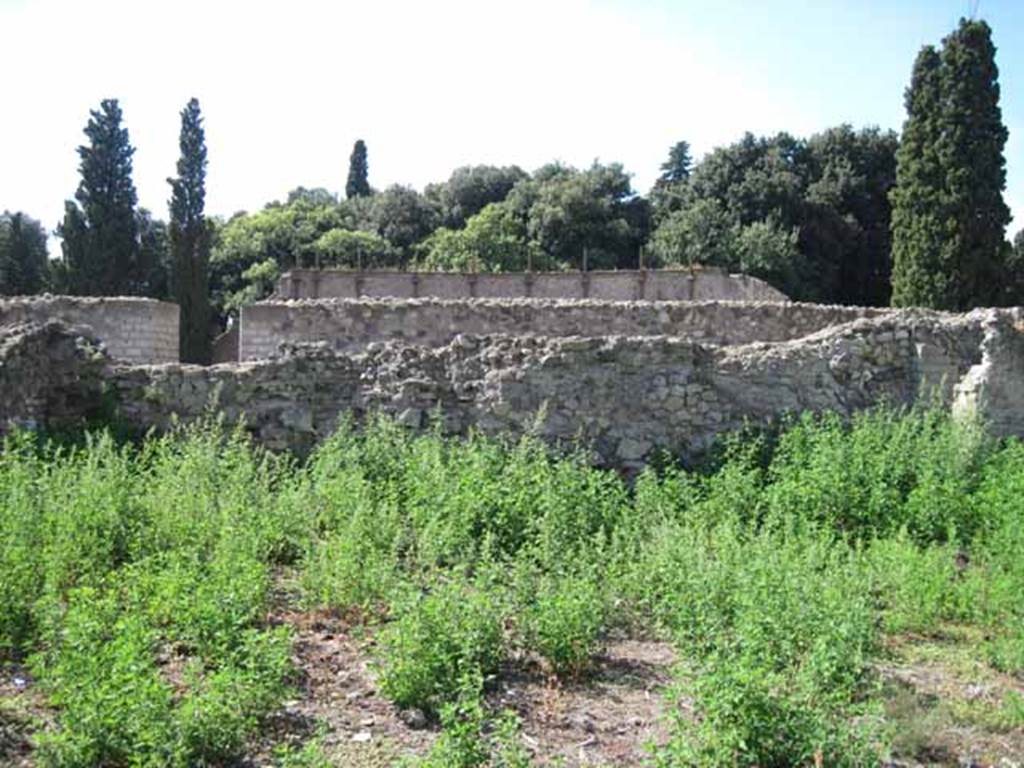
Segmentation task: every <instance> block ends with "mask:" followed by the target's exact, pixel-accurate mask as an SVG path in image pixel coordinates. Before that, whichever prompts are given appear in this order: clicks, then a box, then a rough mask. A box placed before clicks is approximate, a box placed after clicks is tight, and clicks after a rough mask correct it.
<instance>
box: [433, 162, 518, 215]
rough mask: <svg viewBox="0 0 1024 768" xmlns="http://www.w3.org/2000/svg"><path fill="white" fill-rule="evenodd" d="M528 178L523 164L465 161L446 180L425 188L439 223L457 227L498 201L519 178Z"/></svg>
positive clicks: (503, 197)
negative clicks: (522, 166)
mask: <svg viewBox="0 0 1024 768" xmlns="http://www.w3.org/2000/svg"><path fill="white" fill-rule="evenodd" d="M527 178H529V174H527V173H526V172H525V171H523V169H522V168H519V167H518V166H515V165H512V166H507V167H504V168H498V167H496V166H493V165H467V166H464V167H462V168H456V169H455V170H454V171H453V172H452V175H451V177H449V179H448V181H446V182H443V183H441V184H430V185H428V186H427V188H426V190H424V194H425V195H426V196H427V198H428V199H429V200H431V201H433V202H434V203H436V205H437V207H438V210H439V212H440V215H441V224H442V226H445V227H448V228H450V229H459V228H460V227H462V226H465V224H466V220H467V219H469V218H470V217H471V216H475V215H476V214H478V213H480V211H482V210H483V209H484V207H485V206H487V205H489V204H491V203H500V202H501V201H502V200H504V199H505V198H506V197H508V194H509V192H511V191H512V188H513V187H515V185H516V184H518V183H519V182H520V181H523V180H524V179H527Z"/></svg>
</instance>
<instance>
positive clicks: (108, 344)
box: [0, 295, 179, 363]
mask: <svg viewBox="0 0 1024 768" xmlns="http://www.w3.org/2000/svg"><path fill="white" fill-rule="evenodd" d="M51 320H59V321H61V322H63V323H66V324H67V325H71V326H81V327H86V328H88V329H89V330H90V331H91V333H92V335H94V336H95V337H96V338H97V339H99V340H100V342H102V344H103V346H104V347H105V348H106V350H107V353H108V354H109V355H110V356H111V357H112V358H114V359H115V360H122V361H124V362H129V363H170V362H177V361H178V359H179V357H178V306H177V305H176V304H168V303H166V302H162V301H154V300H153V299H142V298H136V297H123V296H118V297H105V296H104V297H89V296H86V297H82V296H49V295H44V296H24V297H14V298H8V299H0V326H4V325H16V324H19V323H26V322H36V323H45V322H47V321H51Z"/></svg>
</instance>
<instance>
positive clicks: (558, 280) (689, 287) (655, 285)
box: [274, 267, 787, 301]
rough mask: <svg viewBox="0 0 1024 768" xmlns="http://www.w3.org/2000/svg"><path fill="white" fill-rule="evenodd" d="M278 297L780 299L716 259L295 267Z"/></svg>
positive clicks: (775, 292)
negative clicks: (590, 268) (507, 268)
mask: <svg viewBox="0 0 1024 768" xmlns="http://www.w3.org/2000/svg"><path fill="white" fill-rule="evenodd" d="M274 297H275V298H277V299H331V298H338V299H357V298H400V299H415V298H428V297H433V298H440V299H473V298H492V299H513V298H538V299H597V300H601V301H711V300H716V299H717V300H725V301H786V300H787V297H786V296H785V294H783V293H782V292H781V291H778V290H776V289H775V288H772V287H771V286H770V285H768V283H766V282H764V281H763V280H759V279H758V278H756V277H750V276H749V275H730V274H729V273H727V272H725V271H723V270H721V269H718V268H716V267H702V268H699V269H695V270H693V271H689V270H686V271H682V270H620V271H614V272H604V271H600V272H505V273H499V274H491V273H466V272H455V273H453V272H383V271H381V272H352V271H344V270H337V269H325V270H316V269H293V270H291V271H290V272H287V273H285V274H284V275H282V276H281V278H280V280H278V283H277V287H276V290H275V291H274Z"/></svg>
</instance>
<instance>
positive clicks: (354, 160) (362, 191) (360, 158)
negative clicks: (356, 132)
mask: <svg viewBox="0 0 1024 768" xmlns="http://www.w3.org/2000/svg"><path fill="white" fill-rule="evenodd" d="M369 173H370V170H369V165H368V164H367V161H366V144H365V142H364V141H363V140H362V139H359V140H357V141H356V143H355V145H354V146H353V147H352V156H351V157H349V159H348V181H346V182H345V197H347V198H349V199H352V198H353V197H368V196H369V195H370V182H369Z"/></svg>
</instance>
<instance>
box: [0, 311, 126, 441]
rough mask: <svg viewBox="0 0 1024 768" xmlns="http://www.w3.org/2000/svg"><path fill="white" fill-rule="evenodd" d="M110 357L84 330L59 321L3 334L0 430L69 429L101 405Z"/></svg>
mask: <svg viewBox="0 0 1024 768" xmlns="http://www.w3.org/2000/svg"><path fill="white" fill-rule="evenodd" d="M108 362H109V359H108V358H107V356H106V355H105V354H104V353H103V351H102V349H101V348H100V346H99V344H98V343H97V342H96V340H95V339H94V338H91V337H90V336H89V335H88V332H87V330H86V329H75V328H72V327H69V326H67V325H65V324H63V323H60V322H58V321H52V320H51V321H49V322H47V323H34V322H28V323H19V324H16V325H9V326H6V327H4V328H3V329H2V332H0V434H3V433H5V432H7V431H8V430H10V429H11V428H13V427H22V428H27V429H34V428H37V427H41V426H46V427H49V428H51V429H63V428H71V427H74V426H77V425H80V424H81V423H82V421H83V420H84V419H86V418H88V417H89V416H90V415H92V414H93V413H94V412H96V411H97V409H99V408H100V407H101V406H102V389H103V376H104V372H105V369H106V367H107V364H108Z"/></svg>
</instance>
